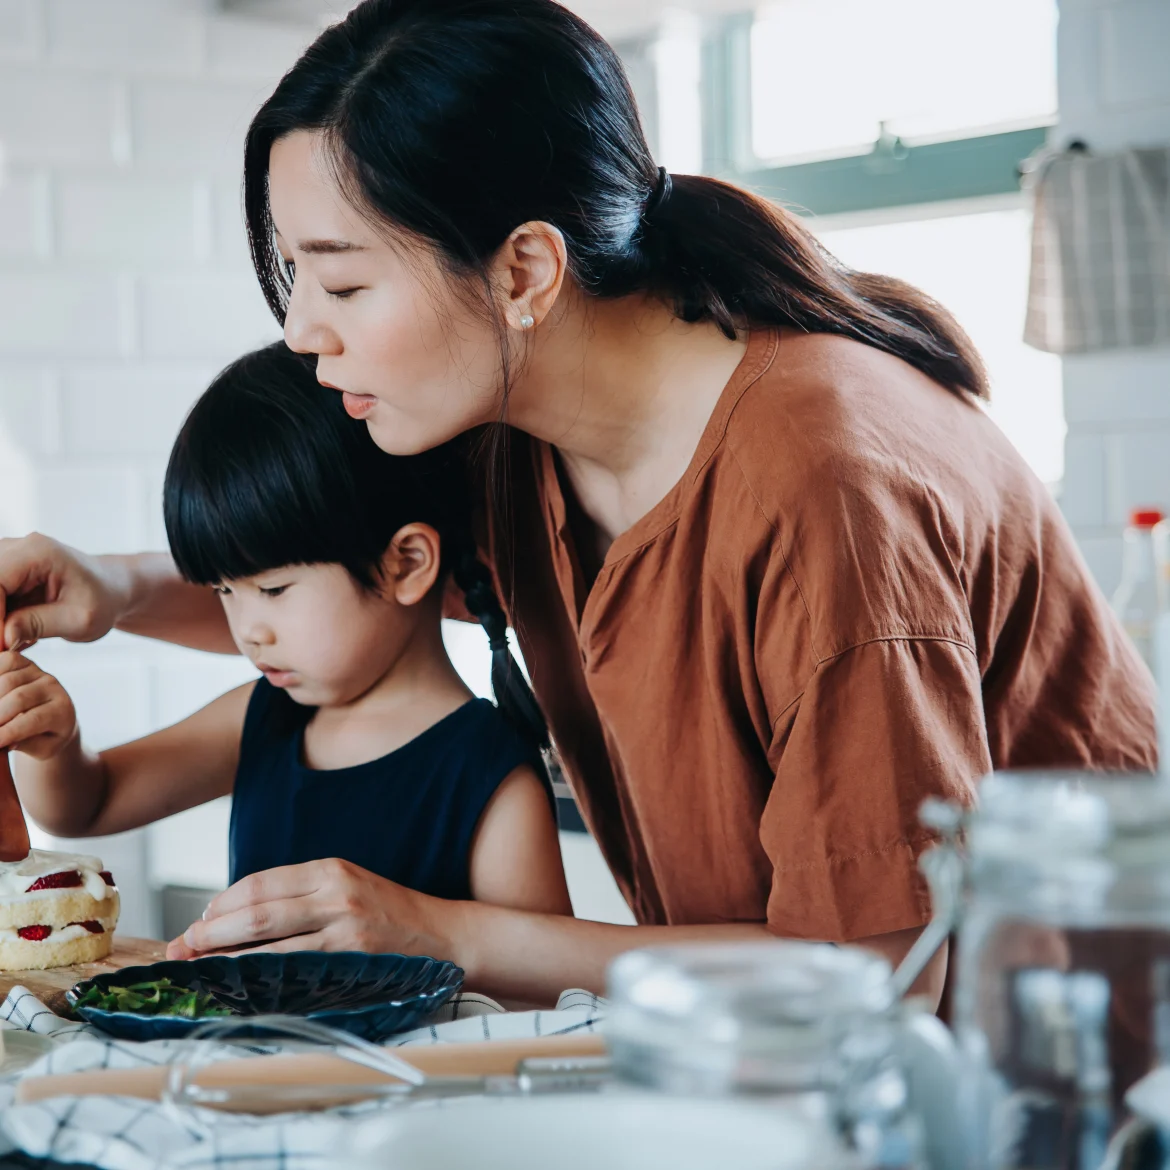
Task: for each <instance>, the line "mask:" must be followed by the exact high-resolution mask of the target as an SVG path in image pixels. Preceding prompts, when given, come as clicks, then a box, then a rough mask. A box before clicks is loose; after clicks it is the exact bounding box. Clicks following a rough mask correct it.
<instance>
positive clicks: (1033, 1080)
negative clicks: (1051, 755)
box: [925, 773, 1170, 1170]
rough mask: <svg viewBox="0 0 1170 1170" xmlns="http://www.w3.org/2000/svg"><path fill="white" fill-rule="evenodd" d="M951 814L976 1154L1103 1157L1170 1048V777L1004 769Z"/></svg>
mask: <svg viewBox="0 0 1170 1170" xmlns="http://www.w3.org/2000/svg"><path fill="white" fill-rule="evenodd" d="M953 812H954V814H955V819H954V821H953V828H954V829H955V830H956V832H955V837H954V841H953V843H952V845H951V846H949V847H948V846H944V847H943V848H960V849H961V850H962V852H963V854H964V857H965V865H964V867H963V875H964V876H963V891H962V896H961V899H960V907H961V909H960V916H961V924H960V930H959V934H958V943H957V956H956V964H957V978H956V985H955V999H954V1026H955V1032H956V1037H957V1040H958V1044H959V1049H960V1053H961V1056H962V1060H963V1064H964V1071H965V1074H966V1075H964V1077H963V1083H964V1091H965V1093H966V1096H965V1100H964V1109H963V1113H964V1116H965V1117H966V1119H967V1120H968V1122H969V1132H968V1134H967V1145H968V1149H969V1151H970V1158H971V1165H973V1166H978V1167H985V1168H989V1167H995V1168H997V1170H998V1168H1009V1167H1010V1168H1015V1167H1019V1168H1023V1167H1028V1168H1030V1170H1031V1168H1035V1170H1047V1168H1049V1167H1052V1168H1056V1167H1060V1168H1062V1170H1064V1168H1069V1170H1096V1168H1097V1167H1098V1166H1100V1165H1101V1163H1102V1160H1103V1158H1104V1156H1105V1152H1106V1149H1107V1147H1108V1145H1109V1142H1110V1141H1111V1140H1112V1139H1113V1137H1114V1135H1116V1133H1117V1132H1118V1130H1119V1128H1120V1127H1121V1126H1122V1124H1123V1123H1124V1122H1125V1121H1126V1119H1127V1116H1126V1106H1125V1094H1126V1092H1127V1090H1128V1089H1130V1087H1131V1086H1132V1085H1133V1084H1134V1083H1135V1082H1136V1081H1138V1080H1139V1079H1140V1078H1142V1077H1144V1076H1145V1075H1146V1074H1147V1073H1149V1072H1150V1071H1151V1070H1152V1069H1154V1068H1155V1067H1157V1066H1158V1065H1159V1064H1162V1063H1164V1062H1166V1061H1167V1060H1168V1059H1170V784H1168V783H1167V782H1166V781H1164V780H1161V779H1157V778H1154V777H1151V776H1102V775H1089V774H1085V773H1031V774H1027V773H1023V774H1010V773H1001V774H997V775H995V776H992V777H990V778H989V779H987V780H985V781H984V783H983V786H982V788H981V791H980V801H979V807H978V809H977V810H976V811H973V812H970V813H965V814H959V812H958V810H953ZM932 819H933V822H934V823H935V825H936V826H937V825H939V824H940V817H939V816H938V810H937V809H936V810H935V812H934V815H933V818H932ZM942 819H945V818H942ZM960 837H962V838H964V839H965V840H964V843H963V844H962V845H961V846H960V845H959V839H960ZM925 868H927V870H928V872H929V871H930V868H931V867H929V866H927V867H925Z"/></svg>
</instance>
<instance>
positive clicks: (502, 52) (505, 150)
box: [244, 0, 987, 397]
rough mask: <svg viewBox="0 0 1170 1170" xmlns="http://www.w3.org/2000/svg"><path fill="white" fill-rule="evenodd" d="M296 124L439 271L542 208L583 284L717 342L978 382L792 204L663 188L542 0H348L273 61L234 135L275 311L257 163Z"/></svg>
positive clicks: (589, 61)
mask: <svg viewBox="0 0 1170 1170" xmlns="http://www.w3.org/2000/svg"><path fill="white" fill-rule="evenodd" d="M794 116H799V115H798V114H797V115H794ZM298 130H308V131H320V132H322V134H323V135H324V138H325V142H326V145H327V148H328V150H329V152H330V155H331V158H332V161H333V163H334V166H335V168H336V172H337V175H338V177H339V179H340V181H341V182H342V184H343V186H344V188H345V189H346V191H347V192H348V194H349V195H350V197H351V198H352V199H353V200H354V202H355V204H356V205H357V206H358V207H360V208H363V209H364V210H365V211H366V212H367V213H368V214H370V215H371V216H372V217H373V218H374V219H380V220H384V221H386V222H388V223H389V224H390V225H392V226H395V227H397V228H398V229H400V230H404V231H405V232H406V233H408V234H409V235H410V236H413V237H415V238H417V239H419V240H422V241H425V242H427V243H429V244H430V245H432V246H434V247H435V248H436V249H437V250H438V252H439V254H440V255H441V256H442V257H443V258H444V259H445V260H446V262H447V264H448V265H449V267H450V268H451V270H453V271H454V272H456V273H459V274H462V275H469V276H473V277H475V276H478V277H479V278H480V279H481V280H482V279H483V278H484V277H485V275H486V271H487V267H486V266H487V263H488V261H489V260H490V258H491V257H492V255H493V254H494V253H495V251H496V250H497V249H498V248H499V247H500V245H501V244H503V243H504V241H505V240H506V239H507V237H508V236H509V234H510V233H511V232H512V231H513V230H514V229H515V228H516V227H518V226H519V225H520V224H522V223H525V222H527V221H530V220H543V221H547V222H549V223H551V224H553V225H555V226H556V227H558V228H559V229H560V230H561V232H562V233H563V234H564V237H565V242H566V246H567V249H568V257H569V268H570V272H571V274H572V276H573V278H574V279H575V280H576V281H577V282H578V283H579V284H580V285H581V287H582V288H583V289H584V290H585V291H586V292H589V293H592V294H594V295H595V296H599V297H620V296H624V295H627V294H630V293H634V292H638V291H647V292H650V293H653V294H656V295H659V296H661V297H662V298H663V299H665V300H666V301H667V302H668V303H669V304H671V305H672V306H673V308H674V311H675V313H676V314H677V315H678V316H679V317H681V318H682V319H683V320H686V321H700V320H710V321H713V322H715V323H716V324H717V325H718V326H719V328H720V329H722V330H723V332H724V333H725V334H726V335H727V336H728V337H735V336H737V335H738V334H739V333H741V332H742V331H744V330H746V329H750V328H751V327H753V326H764V327H769V326H772V327H775V326H789V327H792V328H795V329H799V330H802V331H804V332H808V333H834V334H840V335H843V336H846V337H851V338H855V339H856V340H858V341H861V342H864V343H865V344H867V345H871V346H874V347H876V348H878V349H881V350H884V351H886V352H887V353H891V354H895V355H897V356H898V357H900V358H903V359H904V360H905V361H907V362H909V363H910V364H911V365H912V366H915V367H917V368H918V369H919V370H921V371H923V372H924V373H926V374H928V375H929V376H930V377H931V378H934V379H935V380H937V381H938V382H940V383H942V384H943V385H944V386H947V387H949V388H951V389H952V390H954V391H956V392H959V393H969V394H972V395H976V396H979V397H985V396H986V394H987V379H986V374H985V372H984V370H983V366H982V363H981V362H980V360H979V357H978V355H977V353H976V352H975V350H974V347H973V346H972V345H971V342H970V341H969V339H968V338H967V337H966V335H965V334H964V333H963V331H962V330H961V329H960V328H959V326H958V324H957V323H956V322H955V321H954V319H953V318H952V317H951V316H950V314H949V313H947V312H946V310H944V309H943V308H942V307H941V306H939V305H938V304H936V303H935V302H934V301H932V300H931V299H930V298H929V297H927V296H925V295H924V294H923V293H921V292H919V291H918V290H916V289H914V288H912V287H911V286H909V285H907V284H904V283H902V282H901V281H897V280H894V279H891V278H889V277H884V276H875V275H872V274H868V273H860V272H854V271H851V270H850V269H848V268H846V267H844V266H843V265H841V264H839V263H838V262H837V261H836V260H834V259H833V257H832V256H830V255H829V254H828V253H827V252H826V251H825V250H824V249H823V248H822V247H821V246H820V245H819V244H818V243H817V241H816V239H815V238H814V237H813V235H812V234H811V233H810V232H809V231H808V229H807V228H806V227H805V226H804V225H803V224H802V223H801V222H800V220H799V219H798V218H797V217H796V216H795V215H793V214H791V213H790V212H788V211H786V210H784V209H782V208H781V207H779V206H776V205H775V204H772V203H769V202H767V201H766V200H764V199H761V198H759V197H757V196H755V195H753V194H751V193H749V192H747V191H745V190H742V189H740V188H738V187H734V186H732V185H730V184H728V183H723V182H720V181H718V180H716V179H710V178H704V177H701V176H697V175H676V176H673V179H672V181H671V183H670V184H669V186H667V185H666V183H664V182H663V181H662V178H664V176H660V172H659V168H658V166H657V165H656V164H655V162H654V159H653V158H652V157H651V154H650V150H649V148H648V146H647V144H646V140H645V137H644V135H643V133H642V127H641V124H640V121H639V118H638V112H637V108H636V105H635V102H634V97H633V94H632V92H631V90H630V86H629V83H628V81H627V80H626V76H625V73H624V72H623V70H622V66H621V64H620V62H619V60H618V57H617V55H616V54H615V53H614V51H613V49H611V48H610V46H609V45H607V44H606V42H605V41H604V40H603V39H602V38H601V37H600V36H599V35H598V34H597V33H596V32H594V31H593V30H592V29H591V28H590V27H589V26H588V25H587V24H586V23H585V22H584V21H583V20H581V19H580V18H579V17H577V16H574V15H573V14H572V13H571V12H569V11H568V10H567V9H565V8H562V7H561V6H560V5H559V4H555V3H553V0H364V3H361V4H359V5H358V6H357V7H356V8H355V9H354V10H353V11H352V12H351V13H350V14H349V16H348V17H346V19H345V20H343V21H341V23H339V24H336V25H334V26H332V27H331V28H329V29H327V30H326V31H325V32H323V33H322V34H321V35H320V36H319V37H318V38H317V40H316V42H315V43H314V44H313V45H312V46H311V47H310V48H309V49H308V50H307V51H306V52H305V54H304V55H303V56H302V57H301V59H300V60H299V61H298V62H297V63H296V64H295V65H294V66H293V68H292V69H291V70H289V72H288V73H287V74H286V75H285V77H284V79H283V80H282V81H281V82H280V84H279V85H278V86H277V88H276V91H275V93H273V95H272V96H271V97H270V98H269V99H268V101H267V102H265V104H264V105H263V107H261V109H260V111H259V113H258V114H257V115H256V117H255V119H254V120H253V122H252V125H251V128H250V129H249V131H248V136H247V143H246V150H245V176H244V204H245V212H246V216H247V221H248V231H249V236H250V239H251V246H252V256H253V260H254V262H255V265H256V270H257V272H258V274H259V277H260V281H261V284H262V285H263V288H264V292H265V295H266V296H267V298H268V302H269V304H270V305H271V306H272V309H273V311H274V312H275V313H276V314H277V316H278V317H281V318H283V315H284V313H285V311H286V308H287V304H288V296H289V291H290V288H289V282H288V274H287V272H286V270H285V268H284V266H283V264H282V262H281V258H280V255H279V253H278V252H277V250H276V247H275V244H274V241H273V224H272V217H271V213H270V209H269V203H268V161H269V153H270V151H271V148H272V145H273V143H274V142H276V141H277V140H278V139H280V138H282V137H283V136H285V135H287V134H290V133H292V132H294V131H298ZM656 193H657V194H656ZM655 195H656V197H655V198H654V199H653V200H652V198H651V197H652V196H655ZM650 204H653V206H652V207H651V210H650V213H649V214H647V207H648V205H650ZM500 328H501V330H502V326H500ZM501 337H503V334H502V333H501ZM504 352H505V364H504V386H505V390H506V388H507V361H506V354H507V351H506V347H505V349H504Z"/></svg>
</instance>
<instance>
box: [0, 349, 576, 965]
mask: <svg viewBox="0 0 1170 1170" xmlns="http://www.w3.org/2000/svg"><path fill="white" fill-rule="evenodd" d="M463 484H464V479H463V475H462V472H461V461H460V460H459V459H458V458H457V457H456V455H455V453H454V452H452V450H451V449H450V448H447V449H440V450H437V451H434V452H429V453H427V454H426V455H421V456H417V457H410V458H398V457H394V456H389V455H386V454H384V453H383V452H381V451H380V450H379V449H378V448H377V447H376V446H375V445H374V443H373V442H372V441H371V439H370V437H369V435H368V433H367V431H366V428H365V426H364V425H363V424H362V423H360V422H356V421H354V420H353V419H351V418H349V417H348V416H347V415H346V414H345V412H344V410H343V408H342V403H341V400H340V396H339V395H337V394H336V393H334V392H332V391H330V390H328V389H326V388H324V387H322V386H320V385H319V384H318V383H317V379H316V375H315V372H314V369H313V365H312V363H310V362H307V361H306V360H305V359H303V358H300V357H298V356H296V355H294V354H293V353H292V352H291V351H290V350H288V349H287V348H286V347H285V346H284V344H283V343H280V344H276V345H272V346H269V347H268V348H266V349H263V350H260V351H258V352H256V353H252V354H249V355H247V356H246V357H243V358H241V359H240V360H239V361H237V362H235V363H234V364H233V365H231V366H229V367H228V369H227V370H225V371H224V372H223V373H222V374H221V375H220V376H219V377H218V378H217V379H216V380H215V382H213V383H212V385H211V387H210V388H209V389H208V390H207V392H206V393H205V394H204V395H203V397H202V398H201V399H200V400H199V402H198V403H197V404H196V405H195V408H194V409H193V410H192V412H191V414H190V416H189V417H188V419H187V421H186V423H185V424H184V426H183V429H182V431H181V432H180V434H179V438H178V441H177V442H176V444H175V448H174V451H173V452H172V455H171V461H170V466H169V467H168V469H167V476H166V485H165V489H164V508H165V516H166V525H167V535H168V538H169V540H170V545H171V550H172V553H173V555H174V558H175V561H176V563H177V564H178V566H179V568H180V570H181V571H182V573H183V575H184V576H185V577H186V578H187V579H188V580H190V581H193V582H197V583H201V584H205V585H210V586H212V587H213V588H214V589H215V590H216V592H217V593H219V595H220V599H221V601H222V602H223V607H224V610H225V612H226V615H227V619H228V623H229V625H230V627H231V631H232V635H233V637H234V639H235V641H236V644H237V646H238V647H239V649H240V651H241V653H243V654H245V655H247V656H248V658H250V659H251V661H252V662H253V663H254V664H255V665H256V667H257V669H258V670H259V671H260V673H261V675H262V677H261V678H260V679H258V680H257V681H256V682H254V683H249V684H248V685H246V686H243V687H240V688H238V689H237V690H234V691H231V692H230V693H228V694H226V695H223V696H222V697H221V698H219V699H216V700H215V701H214V702H213V703H211V704H209V705H208V706H207V707H205V708H203V710H201V711H199V712H197V713H196V714H194V715H192V716H191V717H190V718H189V719H185V720H183V722H181V723H178V724H176V725H175V726H173V727H169V728H167V729H166V730H163V731H159V732H156V733H155V734H153V735H149V736H146V737H145V738H144V739H140V740H136V741H134V742H133V743H128V744H124V745H123V746H121V747H116V748H112V749H110V750H109V751H105V752H101V753H97V754H95V753H92V752H89V751H87V750H86V749H85V747H84V746H83V744H82V742H81V738H80V735H79V733H78V727H77V719H76V715H75V713H74V709H73V704H72V702H71V701H70V699H69V696H68V695H67V694H66V693H65V691H64V689H63V688H62V687H61V685H60V683H58V682H57V681H56V680H55V679H53V678H52V677H50V676H49V675H47V674H45V673H44V672H43V671H42V670H40V669H39V668H38V667H37V666H36V665H35V664H34V663H33V662H31V661H28V660H27V659H25V658H23V657H21V656H20V655H18V654H14V653H11V652H9V653H5V654H3V655H0V749H2V748H14V749H15V750H16V752H17V756H16V769H15V772H16V781H17V786H18V788H19V791H20V795H21V799H22V800H23V802H24V807H25V809H26V810H27V811H28V813H29V814H30V815H31V816H32V817H33V819H34V820H35V821H36V822H37V823H38V824H40V825H42V826H43V827H44V828H45V829H47V830H49V831H50V832H53V833H56V834H59V835H61V836H66V837H84V836H91V835H93V836H96V835H101V834H107V833H118V832H122V831H124V830H126V829H133V828H136V827H138V826H140V825H146V824H149V823H150V822H152V821H156V820H159V819H161V818H162V817H167V816H170V815H171V814H173V813H177V812H180V811H181V810H183V809H187V808H191V807H193V806H194V805H197V804H201V803H203V802H204V801H208V800H213V799H214V798H216V797H219V796H224V795H226V794H228V793H231V794H232V796H233V802H232V816H231V829H230V834H231V881H232V882H233V883H234V882H237V881H239V880H240V879H241V878H244V877H246V876H247V875H249V874H256V873H260V872H261V871H264V870H269V869H273V868H275V867H278V866H291V865H297V864H299V863H302V862H309V861H318V860H321V859H327V858H336V859H339V862H340V863H345V864H349V865H352V866H359V867H361V868H362V869H364V870H368V871H370V872H371V873H373V874H376V875H379V876H380V877H382V878H385V879H388V880H390V881H392V882H396V883H399V884H400V885H403V886H407V887H409V888H411V889H415V890H418V891H421V892H423V893H426V894H431V895H435V896H438V897H442V898H447V899H457V900H467V899H476V900H481V901H488V902H493V903H496V904H498V905H503V906H511V907H517V908H524V909H527V910H534V911H544V912H548V913H556V914H571V913H572V910H571V907H570V904H569V898H568V892H567V890H566V886H565V879H564V874H563V871H562V868H561V859H560V852H559V845H558V839H557V832H556V823H555V818H554V814H553V806H552V803H551V798H550V793H549V788H548V783H547V778H546V776H545V773H544V769H543V766H542V763H541V754H540V753H541V747H542V745H543V744H545V743H546V742H547V738H546V731H545V726H544V721H543V718H542V717H541V715H540V711H539V708H538V707H537V706H536V703H535V701H534V700H533V698H532V695H531V693H530V692H529V690H528V688H527V685H526V683H525V682H524V680H523V676H522V675H521V674H520V672H519V670H518V668H517V667H516V665H515V663H514V662H513V660H512V658H511V655H510V653H509V651H508V647H507V641H506V630H505V622H504V615H503V613H502V611H501V609H500V606H499V603H498V601H497V599H496V597H495V594H494V592H493V588H492V585H491V578H490V575H489V574H488V571H487V569H486V568H485V567H484V566H483V565H482V564H480V563H479V562H478V561H477V560H476V556H475V545H474V542H473V539H472V536H471V531H470V519H469V508H468V505H467V501H466V498H465V496H464V491H463ZM452 576H453V577H454V579H455V581H456V583H457V584H458V585H459V586H460V587H461V588H462V589H463V591H464V593H465V595H466V600H467V608H468V609H469V610H470V611H471V612H472V613H473V614H475V615H476V616H477V617H478V618H479V620H480V621H481V622H482V624H483V625H484V627H485V629H486V630H487V632H488V635H489V637H490V639H491V645H492V651H493V669H492V677H493V685H494V688H495V692H496V696H497V699H498V700H499V703H500V706H499V708H498V709H497V708H496V707H495V706H493V705H492V704H491V703H489V702H487V701H486V700H482V699H479V700H477V699H475V698H473V697H472V695H471V693H470V692H469V691H468V689H467V688H466V687H465V686H464V684H463V682H462V681H461V679H460V678H459V675H458V674H457V673H456V671H455V669H454V667H453V666H452V665H451V662H450V660H449V658H448V657H447V654H446V652H445V650H444V647H443V641H442V637H441V633H440V619H441V611H442V595H443V592H444V587H445V585H446V583H447V582H448V580H449V579H450V578H451V577H452ZM341 909H342V908H340V907H339V908H338V910H339V913H340V912H341ZM330 938H331V931H330V923H329V922H322V923H321V924H320V926H319V929H317V930H316V931H315V932H313V933H309V934H301V935H300V936H299V937H297V938H295V939H293V940H286V943H285V944H283V945H284V946H285V947H286V948H287V947H289V946H293V947H294V949H301V948H303V949H329V948H330Z"/></svg>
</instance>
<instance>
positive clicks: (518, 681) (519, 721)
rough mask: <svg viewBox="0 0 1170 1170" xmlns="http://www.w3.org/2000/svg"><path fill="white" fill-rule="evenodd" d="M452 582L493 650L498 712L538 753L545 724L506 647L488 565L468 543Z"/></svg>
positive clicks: (505, 628)
mask: <svg viewBox="0 0 1170 1170" xmlns="http://www.w3.org/2000/svg"><path fill="white" fill-rule="evenodd" d="M454 576H455V584H456V585H458V586H459V588H460V589H461V590H462V591H463V597H464V604H465V605H466V606H467V612H468V613H470V614H471V615H472V616H473V617H474V618H476V619H477V620H478V621H479V624H480V625H481V626H483V628H484V631H485V632H486V633H487V636H488V642H489V643H490V645H491V650H492V691H493V693H494V694H495V696H496V705H497V706H498V707H499V709H500V713H501V714H502V715H503V716H504V718H505V719H507V720H508V722H509V723H511V724H512V726H513V727H514V728H515V729H516V730H517V731H518V732H520V734H521V735H523V736H524V738H525V739H527V740H528V741H529V742H531V743H533V744H534V745H535V746H536V747H538V748H539V749H540V750H541V752H545V751H547V750H548V748H549V738H548V724H547V723H546V722H545V718H544V713H543V712H542V711H541V709H540V704H539V703H537V701H536V696H535V695H534V694H533V693H532V690H531V688H530V687H529V686H528V683H527V681H526V680H525V678H524V675H523V673H522V672H521V670H520V666H519V664H518V663H517V662H516V659H515V658H513V657H512V651H511V650H510V649H509V647H508V620H507V618H506V617H505V616H504V610H503V607H502V606H501V605H500V602H499V598H497V597H496V590H495V586H494V585H493V583H492V575H491V573H490V572H489V570H488V567H487V566H486V565H485V564H484V563H483V562H482V561H481V560H480V559H479V557H478V556H477V555H476V551H475V547H474V545H470V544H469V545H468V547H466V548H465V549H464V550H463V551H462V552H461V553H460V554H459V555H458V557H457V559H456V560H455V564H454Z"/></svg>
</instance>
